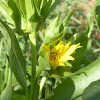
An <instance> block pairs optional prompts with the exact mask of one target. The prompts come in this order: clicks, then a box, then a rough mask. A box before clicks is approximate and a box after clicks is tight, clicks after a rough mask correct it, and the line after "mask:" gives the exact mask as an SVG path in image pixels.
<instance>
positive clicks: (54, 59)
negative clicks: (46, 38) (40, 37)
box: [43, 41, 80, 70]
mask: <svg viewBox="0 0 100 100" xmlns="http://www.w3.org/2000/svg"><path fill="white" fill-rule="evenodd" d="M70 44H71V42H69V43H67V44H65V43H64V42H63V41H60V43H59V44H58V45H56V46H55V47H53V48H52V49H51V50H50V48H49V47H48V46H46V45H43V50H44V51H45V52H48V55H49V63H50V64H51V67H52V69H53V70H55V69H56V68H57V66H65V62H66V61H68V60H74V58H73V57H72V56H71V54H72V53H73V52H74V51H75V50H76V49H77V48H78V47H79V46H80V43H78V44H73V45H71V46H70Z"/></svg>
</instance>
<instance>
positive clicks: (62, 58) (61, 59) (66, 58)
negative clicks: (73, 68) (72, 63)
mask: <svg viewBox="0 0 100 100" xmlns="http://www.w3.org/2000/svg"><path fill="white" fill-rule="evenodd" d="M68 60H74V58H73V57H72V56H62V57H61V58H60V59H59V62H62V63H64V62H66V61H68Z"/></svg>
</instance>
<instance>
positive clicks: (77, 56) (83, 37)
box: [69, 16, 93, 72]
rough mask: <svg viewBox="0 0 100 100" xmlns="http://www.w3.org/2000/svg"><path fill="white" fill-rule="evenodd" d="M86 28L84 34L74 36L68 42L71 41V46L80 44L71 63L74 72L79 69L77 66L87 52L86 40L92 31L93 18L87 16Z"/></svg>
mask: <svg viewBox="0 0 100 100" xmlns="http://www.w3.org/2000/svg"><path fill="white" fill-rule="evenodd" d="M87 24H88V26H87V29H86V31H85V32H83V33H80V34H76V36H75V35H74V36H73V37H71V39H69V41H72V44H73V43H74V44H77V43H80V46H82V47H81V48H79V49H77V50H76V52H75V54H74V55H73V57H74V58H75V60H74V61H71V63H72V66H73V67H72V71H73V72H75V71H77V70H78V69H79V65H80V63H81V61H82V57H83V56H84V55H85V53H86V51H87V45H88V39H89V37H90V36H91V33H92V30H93V18H92V17H91V16H88V22H87Z"/></svg>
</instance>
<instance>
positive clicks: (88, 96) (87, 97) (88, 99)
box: [82, 80, 100, 100]
mask: <svg viewBox="0 0 100 100" xmlns="http://www.w3.org/2000/svg"><path fill="white" fill-rule="evenodd" d="M99 99H100V80H98V81H94V82H92V83H91V84H90V85H89V86H88V87H87V88H86V89H85V90H84V92H83V94H82V100H99Z"/></svg>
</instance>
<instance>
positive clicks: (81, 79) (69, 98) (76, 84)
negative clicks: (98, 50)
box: [46, 58, 100, 100]
mask: <svg viewBox="0 0 100 100" xmlns="http://www.w3.org/2000/svg"><path fill="white" fill-rule="evenodd" d="M99 79H100V58H98V59H97V60H96V61H94V62H92V63H91V64H90V65H88V66H87V67H85V68H82V69H81V70H79V71H77V72H76V73H75V74H74V75H72V76H71V77H67V78H66V79H65V80H63V82H62V83H61V84H59V85H58V86H57V87H56V89H55V90H54V91H53V93H52V96H51V97H49V98H47V99H46V100H83V99H82V94H83V92H84V90H85V89H86V88H87V87H88V86H89V85H90V84H91V83H92V82H95V81H97V80H99ZM88 100H89V99H88Z"/></svg>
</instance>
